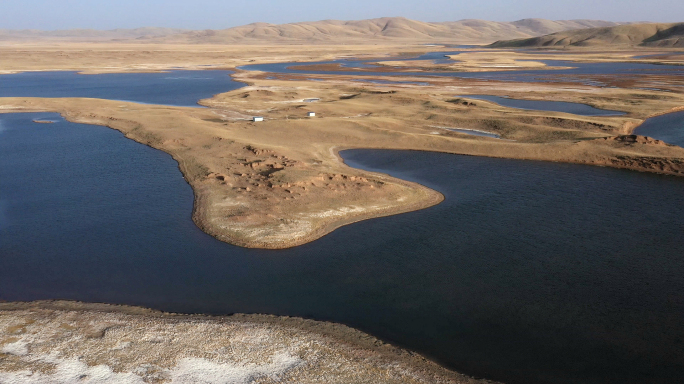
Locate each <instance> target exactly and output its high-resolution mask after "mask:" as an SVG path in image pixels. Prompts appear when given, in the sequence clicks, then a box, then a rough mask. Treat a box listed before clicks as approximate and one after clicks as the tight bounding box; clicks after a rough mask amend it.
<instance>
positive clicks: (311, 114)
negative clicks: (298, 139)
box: [306, 112, 316, 117]
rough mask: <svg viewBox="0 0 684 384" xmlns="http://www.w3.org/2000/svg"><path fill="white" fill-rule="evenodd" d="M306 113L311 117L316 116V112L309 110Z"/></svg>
mask: <svg viewBox="0 0 684 384" xmlns="http://www.w3.org/2000/svg"><path fill="white" fill-rule="evenodd" d="M306 115H307V116H309V117H314V116H316V112H309V113H307V114H306Z"/></svg>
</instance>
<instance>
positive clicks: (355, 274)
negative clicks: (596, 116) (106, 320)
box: [0, 113, 684, 383]
mask: <svg viewBox="0 0 684 384" xmlns="http://www.w3.org/2000/svg"><path fill="white" fill-rule="evenodd" d="M32 119H50V120H56V121H58V122H57V123H55V124H37V123H32V122H31V120H32ZM342 156H343V157H344V158H345V161H346V162H347V163H348V164H349V165H351V166H354V167H361V168H365V169H370V170H375V171H381V172H387V173H390V174H392V175H394V176H397V177H401V178H403V179H408V180H413V181H417V182H420V183H423V184H425V185H427V186H430V187H432V188H435V189H437V190H439V191H440V192H442V193H443V194H444V195H445V196H446V200H445V201H444V202H443V203H442V204H439V205H437V206H435V207H432V208H429V209H425V210H421V211H418V212H412V213H407V214H403V215H398V216H392V217H385V218H379V219H374V220H368V221H364V222H360V223H355V224H353V225H349V226H346V227H343V228H340V229H338V230H336V231H334V232H333V233H332V234H330V235H328V236H325V237H323V238H322V239H320V240H317V241H315V242H313V243H310V244H306V245H304V246H301V247H296V248H293V249H288V250H282V251H265V250H248V249H243V248H238V247H234V246H231V245H229V244H225V243H221V242H219V241H217V240H215V239H214V238H212V237H210V236H208V235H206V234H205V233H203V232H202V231H200V230H199V229H198V228H197V227H196V226H195V225H194V224H193V222H192V221H191V219H190V217H191V211H192V202H193V196H192V191H191V189H190V187H189V186H188V185H187V184H186V183H185V181H184V180H183V178H182V177H181V174H180V172H179V171H178V169H177V164H176V163H175V162H174V161H173V160H172V159H171V157H170V156H168V155H167V154H165V153H163V152H160V151H156V150H153V149H151V148H149V147H146V146H144V145H141V144H138V143H135V142H133V141H131V140H128V139H125V138H124V137H123V135H121V134H120V133H119V132H116V131H114V130H110V129H108V128H104V127H97V126H88V125H80V124H73V123H68V122H65V121H63V120H62V119H61V118H60V117H59V116H57V115H55V114H44V113H38V114H36V113H30V114H9V115H0V181H1V182H0V239H1V240H0V300H35V299H73V300H83V301H94V302H108V303H124V304H132V305H142V306H146V307H152V308H157V309H162V310H168V311H178V312H188V313H194V312H199V313H213V314H226V313H234V312H244V313H271V314H277V315H292V316H303V317H309V318H314V319H318V320H331V321H337V322H342V323H345V324H348V325H350V326H353V327H356V328H359V329H362V330H364V331H367V332H369V333H372V334H374V335H376V336H378V337H381V338H383V339H385V340H388V341H391V342H395V343H398V344H400V345H402V346H405V347H408V348H410V349H413V350H416V351H419V352H421V353H423V354H426V355H427V356H429V357H431V358H433V359H435V360H437V361H439V362H441V363H443V364H445V365H447V366H448V367H450V368H453V369H456V370H459V371H462V372H465V373H468V374H472V375H476V376H483V377H487V378H490V379H497V380H504V381H506V382H509V383H576V382H582V383H643V382H649V383H655V382H658V383H678V382H680V379H681V377H684V345H683V342H684V323H683V322H682V319H683V318H684V256H683V255H684V239H682V237H681V233H682V230H683V229H684V194H682V190H684V180H683V179H680V178H675V177H666V176H659V175H652V174H644V173H639V172H630V171H624V170H615V169H606V168H599V167H589V166H579V165H571V164H555V163H546V162H526V161H515V160H503V159H488V158H478V157H466V156H456V155H449V154H439V153H425V152H411V151H378V150H352V151H345V152H343V153H342ZM369 234H372V236H369Z"/></svg>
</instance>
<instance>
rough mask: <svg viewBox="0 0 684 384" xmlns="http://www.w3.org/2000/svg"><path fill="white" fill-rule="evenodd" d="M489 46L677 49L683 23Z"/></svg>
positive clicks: (682, 39)
mask: <svg viewBox="0 0 684 384" xmlns="http://www.w3.org/2000/svg"><path fill="white" fill-rule="evenodd" d="M491 46H492V47H495V48H503V47H550V46H577V47H599V46H649V47H675V48H678V47H684V23H672V24H655V23H648V24H631V25H619V26H613V27H604V28H589V29H582V30H572V31H565V32H557V33H552V34H549V35H545V36H540V37H534V38H529V39H516V40H507V41H498V42H496V43H494V44H492V45H491Z"/></svg>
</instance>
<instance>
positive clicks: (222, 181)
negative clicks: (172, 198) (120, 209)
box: [0, 47, 684, 249]
mask: <svg viewBox="0 0 684 384" xmlns="http://www.w3.org/2000/svg"><path fill="white" fill-rule="evenodd" d="M286 48H287V49H294V48H292V47H286ZM395 48H396V47H392V52H394V54H395V55H396V54H400V53H401V52H402V51H401V50H400V51H397V50H396V49H395ZM411 48H413V52H415V48H414V47H407V48H404V51H406V50H407V49H411ZM193 49H196V48H193ZM279 49H281V50H283V49H285V48H283V47H280V48H279ZM297 49H300V50H301V49H304V48H303V47H298V48H297ZM335 49H337V50H339V47H335ZM350 49H351V48H350ZM364 49H365V51H362V52H356V55H355V56H356V57H359V56H360V55H363V54H369V53H371V52H370V51H368V49H370V48H368V47H365V48H364ZM388 49H389V48H388ZM283 52H284V51H283ZM342 53H348V54H351V53H353V52H351V51H343V52H342ZM379 53H382V52H374V54H375V55H376V56H377V55H378V54H379ZM340 54H341V53H339V52H338V53H337V56H339V55H340ZM249 55H250V53H242V54H240V55H239V56H235V57H233V58H232V59H231V60H235V61H241V62H243V63H244V62H245V61H248V59H247V57H249ZM289 55H290V56H288V57H289V58H290V59H293V58H295V59H296V60H304V61H306V60H316V59H320V57H321V56H320V55H319V56H318V57H316V58H314V57H306V58H304V57H295V56H293V55H294V54H293V53H292V52H290V53H289ZM281 58H283V57H279V58H278V59H279V60H280V59H281ZM249 60H250V61H252V62H254V63H266V62H272V60H264V59H263V58H260V57H259V58H256V59H249ZM172 65H174V66H175V65H176V64H166V66H167V67H170V66H172ZM228 67H230V65H228V64H225V68H228ZM175 69H176V70H181V69H180V68H178V67H176V68H175ZM198 69H201V70H215V69H223V68H215V67H212V68H208V67H206V66H205V67H199V68H198ZM230 69H232V71H233V73H232V74H231V77H232V78H233V79H234V81H237V82H242V83H244V84H245V86H243V87H241V88H239V89H236V90H233V91H230V92H227V93H219V94H216V95H213V96H212V97H210V98H207V99H203V100H199V101H198V102H197V104H198V105H200V106H203V107H206V108H194V107H187V108H186V107H172V106H160V105H154V104H141V103H133V102H123V101H115V100H105V99H82V98H55V99H49V98H24V97H19V98H16V97H15V98H11V97H8V98H0V112H2V113H11V112H29V111H30V112H57V113H60V114H61V115H62V116H63V117H64V118H65V119H66V120H68V121H71V122H75V123H84V124H95V125H102V126H107V127H109V128H112V129H116V130H119V131H121V132H122V133H123V134H124V136H125V137H127V138H129V139H132V140H134V141H137V142H139V143H142V144H145V145H148V146H150V147H152V148H155V149H158V150H161V151H164V152H166V153H168V154H170V155H171V156H172V157H173V159H174V160H175V161H176V162H177V163H178V168H179V169H180V171H181V173H182V175H183V177H184V179H185V180H186V181H187V182H188V184H190V186H191V187H192V189H193V195H194V202H193V213H192V219H193V221H194V222H195V224H196V225H197V226H198V227H200V228H201V229H202V230H203V231H204V232H206V233H208V234H210V235H211V236H213V237H215V238H217V239H219V240H221V241H224V242H228V243H231V244H234V245H237V246H243V247H250V248H263V249H284V248H290V247H294V246H298V245H302V244H305V243H308V242H311V241H314V240H316V239H318V238H321V237H322V236H325V235H326V234H328V233H331V232H332V231H334V230H335V229H337V228H340V227H342V226H345V225H348V224H351V223H354V222H358V221H362V220H367V219H372V218H377V217H384V216H389V215H394V214H401V213H406V212H411V211H415V210H420V209H424V208H427V207H430V206H433V205H435V204H439V203H440V202H441V201H443V199H444V197H443V196H442V195H441V194H440V193H439V192H436V191H433V190H431V189H429V188H427V187H425V186H423V185H420V184H417V183H412V182H407V181H403V180H399V179H396V178H392V177H389V176H386V175H381V174H374V173H370V172H366V171H364V170H361V169H354V168H351V167H348V166H347V165H346V164H344V162H343V161H342V160H341V158H340V156H339V153H338V151H340V150H342V149H353V148H358V149H373V148H376V149H400V150H423V151H434V152H445V153H453V154H459V155H470V156H485V157H492V158H510V159H520V160H535V161H553V162H565V163H575V164H585V165H598V166H610V167H614V168H622V169H630V170H638V171H645V172H654V173H661V174H669V175H675V176H684V149H682V148H680V147H671V146H667V145H665V144H662V143H660V142H658V141H656V140H650V139H640V138H637V139H634V140H633V139H632V138H630V137H627V136H628V135H629V134H630V133H632V132H633V131H634V129H635V128H636V127H638V126H639V125H640V124H641V123H642V122H643V121H644V120H645V119H646V118H647V117H650V116H653V115H654V114H653V112H652V111H653V110H654V109H655V110H662V111H663V112H661V113H667V112H671V111H675V110H678V109H679V110H681V109H684V106H683V105H684V96H683V95H680V94H664V93H663V92H656V91H649V90H640V91H637V90H634V89H622V88H596V87H591V86H588V85H577V84H572V85H569V84H564V83H538V84H537V83H535V84H534V86H531V85H529V84H527V83H507V82H499V81H481V80H477V79H451V78H450V79H432V80H431V85H429V86H420V87H418V86H411V85H408V84H402V86H400V87H393V86H387V85H375V84H374V85H363V86H361V85H359V84H358V83H355V82H354V80H357V79H358V77H363V76H362V74H360V75H359V76H358V77H357V76H348V75H347V76H325V75H322V76H320V77H322V78H323V79H322V80H323V81H320V82H319V81H316V82H314V81H308V80H306V79H304V80H297V79H292V78H288V79H287V80H279V79H268V78H264V77H265V76H268V74H267V73H262V72H257V71H244V70H237V69H233V68H230ZM647 80H648V79H647ZM659 81H660V80H659ZM673 84H674V83H673ZM464 91H466V92H467V93H472V94H492V95H494V96H497V95H501V94H505V95H506V96H509V97H511V98H516V97H518V95H521V94H524V95H528V98H531V99H535V98H538V97H540V96H539V95H542V94H543V97H544V98H545V99H553V100H557V101H567V102H578V103H582V104H586V105H591V106H593V107H595V108H599V109H611V110H624V111H625V112H627V114H626V115H624V116H612V117H602V116H578V115H572V114H567V113H560V112H545V111H544V112H540V111H534V110H523V109H513V108H507V107H502V106H499V105H497V104H488V103H486V102H482V103H480V102H477V101H475V102H468V103H465V104H461V103H454V102H453V95H454V94H463V93H464ZM307 98H316V99H317V100H318V102H316V103H305V102H301V100H306V99H307ZM625 100H626V101H625ZM310 110H311V111H315V112H316V114H317V116H316V117H315V118H305V112H306V111H310ZM253 115H263V116H265V117H266V118H267V119H266V121H264V122H260V123H253V122H250V121H248V120H247V118H248V117H249V116H253ZM432 126H444V127H447V126H457V127H459V128H460V129H464V130H469V131H475V132H488V133H491V134H494V135H498V136H499V137H500V139H491V138H486V137H476V136H473V135H468V134H466V133H460V132H452V131H446V130H440V132H434V129H433V128H432ZM442 131H443V132H442Z"/></svg>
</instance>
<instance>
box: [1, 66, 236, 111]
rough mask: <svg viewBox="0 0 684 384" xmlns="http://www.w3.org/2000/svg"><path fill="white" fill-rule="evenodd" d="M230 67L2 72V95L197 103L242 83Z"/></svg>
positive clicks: (189, 104)
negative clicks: (86, 72) (87, 72)
mask: <svg viewBox="0 0 684 384" xmlns="http://www.w3.org/2000/svg"><path fill="white" fill-rule="evenodd" d="M230 74H231V72H229V71H214V70H206V71H171V72H166V73H108V74H99V75H78V74H77V73H76V72H25V73H18V74H12V75H0V97H92V98H98V99H113V100H124V101H134V102H138V103H147V104H164V105H175V106H190V107H197V106H198V105H197V101H198V100H200V99H206V98H210V97H212V96H214V95H215V94H218V93H223V92H228V91H232V90H234V89H238V88H240V87H243V86H244V85H245V84H244V83H239V82H236V81H233V79H232V78H231V77H230Z"/></svg>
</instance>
